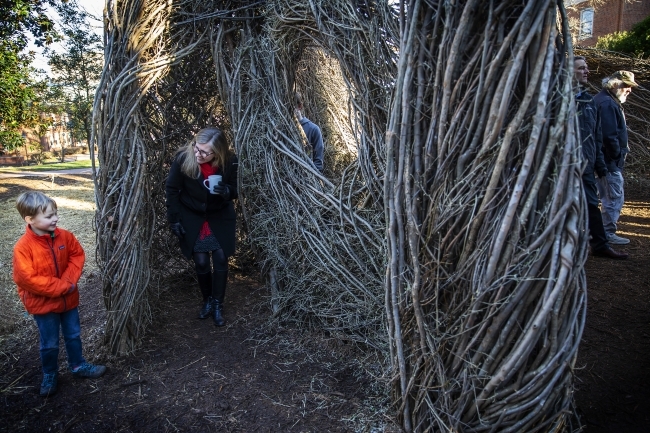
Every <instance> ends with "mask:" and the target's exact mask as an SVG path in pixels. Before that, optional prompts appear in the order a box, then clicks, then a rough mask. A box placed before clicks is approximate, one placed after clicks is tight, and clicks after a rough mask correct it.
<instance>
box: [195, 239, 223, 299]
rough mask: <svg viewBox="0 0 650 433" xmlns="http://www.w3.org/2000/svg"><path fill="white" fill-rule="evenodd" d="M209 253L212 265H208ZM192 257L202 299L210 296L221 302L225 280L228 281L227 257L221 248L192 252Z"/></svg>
mask: <svg viewBox="0 0 650 433" xmlns="http://www.w3.org/2000/svg"><path fill="white" fill-rule="evenodd" d="M211 254H212V266H210V255H211ZM192 258H193V259H194V267H195V269H196V275H197V277H198V279H199V287H200V288H201V294H202V295H203V301H206V300H207V299H208V297H210V296H212V298H213V299H216V300H217V301H219V303H223V298H224V296H225V294H226V281H228V258H227V257H226V255H225V254H224V252H223V250H222V249H221V248H219V249H218V250H214V251H212V253H193V255H192Z"/></svg>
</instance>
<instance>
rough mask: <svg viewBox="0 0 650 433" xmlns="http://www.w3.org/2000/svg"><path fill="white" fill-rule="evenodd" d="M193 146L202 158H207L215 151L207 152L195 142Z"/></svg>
mask: <svg viewBox="0 0 650 433" xmlns="http://www.w3.org/2000/svg"><path fill="white" fill-rule="evenodd" d="M192 147H193V148H194V153H198V154H199V156H200V157H201V158H207V157H208V156H210V155H214V152H206V151H205V150H201V149H199V148H198V147H196V143H193V144H192Z"/></svg>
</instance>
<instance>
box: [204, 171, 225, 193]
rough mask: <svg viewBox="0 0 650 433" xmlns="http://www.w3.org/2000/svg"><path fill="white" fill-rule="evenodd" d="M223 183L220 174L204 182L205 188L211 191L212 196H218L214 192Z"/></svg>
mask: <svg viewBox="0 0 650 433" xmlns="http://www.w3.org/2000/svg"><path fill="white" fill-rule="evenodd" d="M219 183H221V175H220V174H213V175H212V176H208V178H207V179H206V180H204V181H203V186H204V187H206V188H207V189H208V191H210V194H217V193H216V192H214V188H215V187H216V186H217V185H219Z"/></svg>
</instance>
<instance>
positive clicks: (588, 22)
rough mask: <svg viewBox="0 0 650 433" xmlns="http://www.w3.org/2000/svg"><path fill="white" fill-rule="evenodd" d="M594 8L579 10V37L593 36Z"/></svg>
mask: <svg viewBox="0 0 650 433" xmlns="http://www.w3.org/2000/svg"><path fill="white" fill-rule="evenodd" d="M593 30H594V10H593V9H591V8H589V9H583V10H581V11H580V39H587V38H590V37H592V36H593Z"/></svg>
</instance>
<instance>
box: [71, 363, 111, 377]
mask: <svg viewBox="0 0 650 433" xmlns="http://www.w3.org/2000/svg"><path fill="white" fill-rule="evenodd" d="M104 373H106V367H104V366H103V365H93V364H89V363H87V362H84V363H83V364H81V365H79V366H77V367H74V368H73V369H72V375H73V376H74V377H79V378H88V379H97V378H98V377H101V376H102V375H103V374H104Z"/></svg>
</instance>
